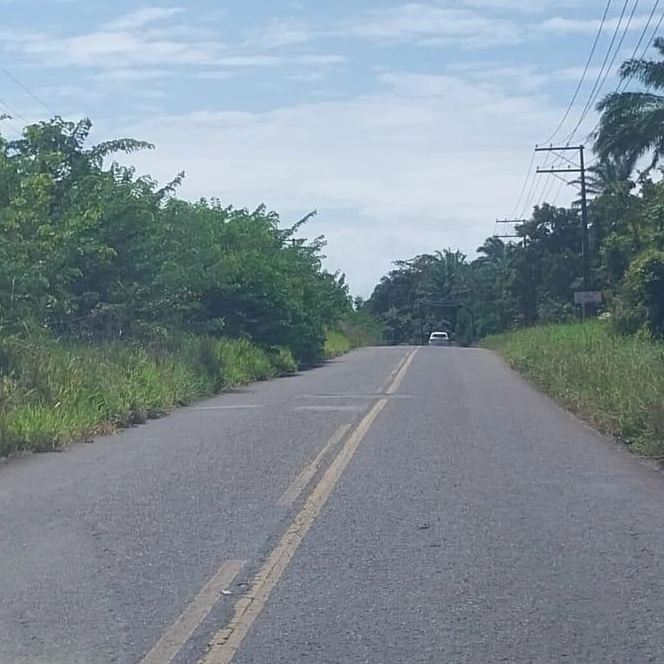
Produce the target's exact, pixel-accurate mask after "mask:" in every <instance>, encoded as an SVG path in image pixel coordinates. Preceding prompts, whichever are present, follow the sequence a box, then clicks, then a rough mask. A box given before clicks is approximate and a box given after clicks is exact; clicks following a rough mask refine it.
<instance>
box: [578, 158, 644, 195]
mask: <svg viewBox="0 0 664 664" xmlns="http://www.w3.org/2000/svg"><path fill="white" fill-rule="evenodd" d="M632 171H633V165H632V163H631V160H630V159H629V158H628V157H627V156H625V155H620V156H608V157H606V158H604V159H600V160H599V161H597V162H596V163H595V164H593V165H592V166H590V167H589V168H588V169H586V193H587V194H588V195H589V196H602V195H609V196H617V195H620V194H624V193H625V192H628V191H631V190H632V189H633V188H634V183H633V182H632V180H631V179H630V178H631V175H632ZM572 184H576V185H579V184H581V182H580V180H575V181H574V182H573V183H572Z"/></svg>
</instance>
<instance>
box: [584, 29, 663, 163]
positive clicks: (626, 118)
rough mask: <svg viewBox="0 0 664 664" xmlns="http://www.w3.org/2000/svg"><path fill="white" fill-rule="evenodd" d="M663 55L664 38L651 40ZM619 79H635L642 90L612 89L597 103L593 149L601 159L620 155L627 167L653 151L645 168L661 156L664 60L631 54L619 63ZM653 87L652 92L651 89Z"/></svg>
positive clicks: (656, 161) (657, 160)
mask: <svg viewBox="0 0 664 664" xmlns="http://www.w3.org/2000/svg"><path fill="white" fill-rule="evenodd" d="M654 47H655V48H656V49H657V51H658V53H659V55H660V56H662V57H663V58H664V38H662V37H658V38H657V39H656V40H655V42H654ZM619 74H620V79H621V80H622V81H628V80H630V79H632V78H635V79H637V80H638V81H640V82H641V83H642V84H643V85H645V86H646V90H645V91H643V92H612V93H610V94H608V95H607V96H606V97H604V99H602V101H601V102H600V103H599V104H598V105H597V110H598V111H599V112H600V113H601V118H600V123H599V129H598V131H597V133H596V134H595V144H594V150H595V152H596V153H597V154H598V156H599V158H600V159H601V160H606V159H608V158H609V157H614V158H620V159H623V160H624V162H625V164H626V165H629V167H630V171H631V170H633V168H634V165H635V164H636V162H637V161H638V159H640V158H641V157H643V156H644V155H646V154H651V155H652V160H651V163H650V166H649V168H648V170H651V169H652V168H654V167H655V166H656V165H657V163H658V162H659V160H660V159H661V157H662V156H664V94H658V92H659V93H662V92H664V61H662V60H643V59H638V58H633V59H630V60H627V61H626V62H624V63H623V64H622V66H621V67H620V71H619ZM651 89H653V90H655V92H650V90H651Z"/></svg>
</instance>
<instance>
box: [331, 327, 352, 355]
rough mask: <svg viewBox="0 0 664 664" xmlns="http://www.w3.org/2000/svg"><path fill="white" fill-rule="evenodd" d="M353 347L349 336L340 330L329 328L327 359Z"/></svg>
mask: <svg viewBox="0 0 664 664" xmlns="http://www.w3.org/2000/svg"><path fill="white" fill-rule="evenodd" d="M350 349H351V343H350V340H349V339H348V337H346V335H345V334H344V333H343V332H341V331H340V330H328V331H327V333H326V335H325V359H328V360H329V359H331V358H333V357H338V356H339V355H343V354H344V353H347V352H348V351H349V350H350Z"/></svg>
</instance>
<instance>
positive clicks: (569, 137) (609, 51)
mask: <svg viewBox="0 0 664 664" xmlns="http://www.w3.org/2000/svg"><path fill="white" fill-rule="evenodd" d="M629 2H630V0H625V2H624V3H623V6H622V10H621V12H620V16H619V18H618V23H616V28H615V30H614V31H613V36H612V37H611V42H610V43H609V47H608V49H607V50H606V54H605V56H604V60H603V61H602V64H601V66H600V70H599V73H598V75H597V78H596V79H595V83H594V85H593V87H592V89H591V91H590V94H589V95H588V99H587V100H586V104H585V106H584V108H583V111H581V117H580V118H579V120H578V122H577V123H576V125H575V126H574V129H573V130H572V131H571V132H570V133H569V134H568V135H567V137H566V138H565V139H564V140H565V142H570V141H572V139H573V138H574V136H575V135H576V132H577V131H578V130H579V127H580V126H581V123H582V122H583V121H584V120H585V119H586V116H587V115H588V113H589V112H590V109H591V108H592V106H593V103H594V102H595V100H596V99H597V97H598V95H599V93H600V87H601V85H602V84H603V83H604V81H605V80H606V77H604V72H605V70H606V71H607V72H608V71H610V69H611V67H612V66H613V63H614V62H615V59H616V57H617V54H618V49H616V50H615V52H613V47H614V46H615V43H616V39H617V37H618V33H619V32H620V28H621V26H622V22H623V19H624V18H625V13H626V12H627V7H628V5H629ZM638 3H639V0H635V2H634V7H633V8H632V13H631V14H630V18H629V20H628V22H627V25H626V27H625V29H624V32H623V36H622V37H621V43H622V41H623V40H624V36H625V34H626V32H627V30H628V29H629V24H630V22H631V19H632V18H633V16H634V11H636V6H637V5H638ZM612 52H613V59H612V60H611V64H610V65H609V66H608V68H607V64H608V62H609V58H611V55H612ZM603 77H604V78H603ZM600 81H601V83H600Z"/></svg>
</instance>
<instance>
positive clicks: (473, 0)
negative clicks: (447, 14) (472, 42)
mask: <svg viewBox="0 0 664 664" xmlns="http://www.w3.org/2000/svg"><path fill="white" fill-rule="evenodd" d="M581 1H582V0H463V2H462V4H464V5H466V6H468V7H475V8H480V9H492V10H496V9H499V10H503V11H507V12H517V11H518V12H524V13H537V12H542V11H544V10H545V9H548V8H549V7H554V6H555V7H556V8H560V7H575V6H577V5H579V4H580V2H581ZM451 4H457V3H451Z"/></svg>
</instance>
